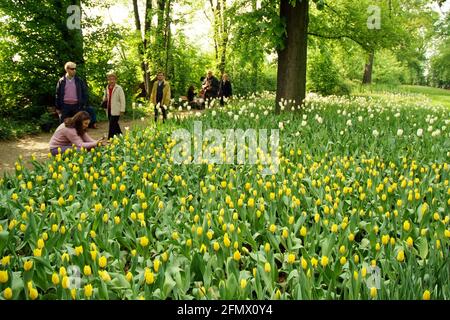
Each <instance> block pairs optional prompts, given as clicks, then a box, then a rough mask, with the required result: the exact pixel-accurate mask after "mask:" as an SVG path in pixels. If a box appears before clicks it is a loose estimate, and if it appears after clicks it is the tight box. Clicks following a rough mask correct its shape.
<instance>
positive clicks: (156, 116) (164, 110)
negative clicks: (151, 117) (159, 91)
mask: <svg viewBox="0 0 450 320" xmlns="http://www.w3.org/2000/svg"><path fill="white" fill-rule="evenodd" d="M158 103H159V107H160V108H161V110H162V114H163V123H164V122H165V121H166V119H167V110H166V108H164V107H163V105H162V103H161V102H156V104H158ZM157 121H158V108H157V107H156V106H155V122H157Z"/></svg>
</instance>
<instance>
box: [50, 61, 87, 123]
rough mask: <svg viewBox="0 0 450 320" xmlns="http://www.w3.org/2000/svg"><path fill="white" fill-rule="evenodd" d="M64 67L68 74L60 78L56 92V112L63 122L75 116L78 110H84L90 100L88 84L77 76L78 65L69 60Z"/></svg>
mask: <svg viewBox="0 0 450 320" xmlns="http://www.w3.org/2000/svg"><path fill="white" fill-rule="evenodd" d="M64 69H65V71H66V74H65V75H64V76H63V77H62V78H61V79H59V81H58V83H57V85H56V94H55V105H56V112H58V115H59V119H60V122H61V123H63V122H64V120H65V119H66V118H69V117H73V116H74V115H75V114H76V113H77V112H78V111H81V110H84V109H85V107H86V105H87V101H88V93H87V86H86V84H85V83H84V81H83V80H81V79H80V78H79V77H78V76H76V69H77V65H76V64H75V63H74V62H71V61H69V62H67V63H66V64H65V66H64Z"/></svg>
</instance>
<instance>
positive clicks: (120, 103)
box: [103, 73, 126, 139]
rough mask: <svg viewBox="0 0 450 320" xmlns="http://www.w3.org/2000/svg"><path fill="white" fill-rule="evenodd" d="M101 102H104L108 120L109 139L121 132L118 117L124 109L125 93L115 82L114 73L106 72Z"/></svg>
mask: <svg viewBox="0 0 450 320" xmlns="http://www.w3.org/2000/svg"><path fill="white" fill-rule="evenodd" d="M103 102H104V103H106V113H107V114H108V120H109V130H108V139H110V138H112V137H114V136H115V135H118V134H122V130H121V129H120V125H119V119H120V116H121V115H123V114H124V113H125V109H126V100H125V93H124V91H123V89H122V87H121V86H119V85H118V84H117V75H116V74H115V73H109V74H108V86H107V87H106V89H105V94H104V95H103Z"/></svg>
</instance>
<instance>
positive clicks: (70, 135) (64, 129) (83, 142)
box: [50, 111, 106, 155]
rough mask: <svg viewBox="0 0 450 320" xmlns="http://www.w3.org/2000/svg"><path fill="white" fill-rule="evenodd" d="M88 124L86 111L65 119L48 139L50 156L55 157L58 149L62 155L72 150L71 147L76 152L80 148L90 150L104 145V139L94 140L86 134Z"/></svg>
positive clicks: (88, 119)
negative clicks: (74, 148)
mask: <svg viewBox="0 0 450 320" xmlns="http://www.w3.org/2000/svg"><path fill="white" fill-rule="evenodd" d="M90 122H91V117H90V115H89V113H87V112H86V111H80V112H78V113H77V114H75V115H74V116H73V117H72V118H67V119H65V120H64V122H63V123H62V124H61V125H60V126H59V127H58V128H57V129H56V131H55V133H54V134H53V136H52V138H51V139H50V152H51V154H52V155H57V154H58V152H59V149H61V150H60V152H61V153H64V152H65V151H66V150H67V149H72V148H73V146H75V147H76V149H77V150H79V149H81V148H82V147H83V148H85V149H87V150H90V149H92V148H94V147H96V146H97V145H99V144H100V145H102V144H105V142H106V141H105V137H102V138H101V139H99V140H94V139H92V138H91V137H90V136H89V135H88V134H87V133H86V130H87V128H88V127H89V123H90Z"/></svg>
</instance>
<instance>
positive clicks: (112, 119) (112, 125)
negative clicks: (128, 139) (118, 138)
mask: <svg viewBox="0 0 450 320" xmlns="http://www.w3.org/2000/svg"><path fill="white" fill-rule="evenodd" d="M119 118H120V116H112V115H111V113H108V120H109V132H108V139H109V138H112V137H114V136H115V135H116V134H122V130H120V126H119Z"/></svg>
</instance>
